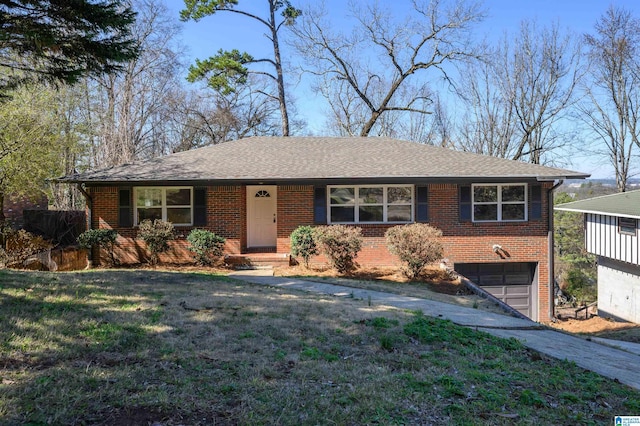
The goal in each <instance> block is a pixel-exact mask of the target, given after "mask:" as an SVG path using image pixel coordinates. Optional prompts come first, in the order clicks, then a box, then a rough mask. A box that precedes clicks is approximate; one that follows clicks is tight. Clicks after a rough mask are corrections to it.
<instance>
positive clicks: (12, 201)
mask: <svg viewBox="0 0 640 426" xmlns="http://www.w3.org/2000/svg"><path fill="white" fill-rule="evenodd" d="M48 203H49V200H48V198H47V196H46V195H45V194H40V195H38V196H32V197H26V196H21V195H5V197H4V205H3V206H2V208H3V212H4V216H5V218H6V219H7V220H8V221H9V223H11V224H12V225H13V226H15V227H17V228H19V227H22V226H23V225H24V218H23V212H24V211H25V210H47V208H48Z"/></svg>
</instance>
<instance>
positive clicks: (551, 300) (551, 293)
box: [547, 179, 564, 320]
mask: <svg viewBox="0 0 640 426" xmlns="http://www.w3.org/2000/svg"><path fill="white" fill-rule="evenodd" d="M563 183H564V179H560V180H559V181H558V183H556V184H555V185H553V186H552V187H551V189H550V190H549V193H548V194H547V195H548V197H547V205H548V206H549V207H548V208H549V238H548V240H549V319H550V320H553V318H554V315H555V305H554V301H555V300H554V299H555V294H554V293H555V289H556V287H555V284H556V280H555V270H554V269H555V238H554V232H553V227H554V221H553V213H554V211H553V192H554V191H555V190H556V189H557V188H558V187H559V186H560V185H562V184H563Z"/></svg>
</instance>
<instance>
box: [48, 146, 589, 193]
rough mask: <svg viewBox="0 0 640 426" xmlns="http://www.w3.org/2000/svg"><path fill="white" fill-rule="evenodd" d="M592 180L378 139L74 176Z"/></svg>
mask: <svg viewBox="0 0 640 426" xmlns="http://www.w3.org/2000/svg"><path fill="white" fill-rule="evenodd" d="M372 177H378V178H404V177H415V178H435V179H443V180H445V179H452V178H536V179H539V180H551V179H564V178H585V177H588V175H587V174H584V173H579V172H574V171H570V170H564V169H558V168H553V167H545V166H540V165H535V164H529V163H523V162H520V161H512V160H505V159H501V158H495V157H489V156H485V155H478V154H472V153H468V152H460V151H454V150H450V149H446V148H440V147H435V146H431V145H424V144H418V143H415V142H408V141H402V140H397V139H391V138H378V137H367V138H360V137H353V138H349V137H347V138H333V137H288V138H281V137H251V138H245V139H239V140H236V141H231V142H225V143H222V144H219V145H212V146H209V147H205V148H199V149H194V150H191V151H185V152H180V153H175V154H171V155H167V156H164V157H160V158H155V159H151V160H147V161H141V162H137V163H133V164H126V165H121V166H117V167H112V168H107V169H102V170H96V171H91V172H87V173H81V174H77V175H70V176H66V177H64V178H62V179H61V180H63V181H67V182H96V183H97V182H144V181H147V182H148V181H225V180H235V181H251V180H254V181H255V180H280V181H282V180H285V181H286V180H298V179H341V178H342V179H345V178H346V179H352V178H372Z"/></svg>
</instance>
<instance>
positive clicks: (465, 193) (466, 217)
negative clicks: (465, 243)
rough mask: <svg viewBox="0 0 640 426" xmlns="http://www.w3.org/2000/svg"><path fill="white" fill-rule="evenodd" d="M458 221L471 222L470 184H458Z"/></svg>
mask: <svg viewBox="0 0 640 426" xmlns="http://www.w3.org/2000/svg"><path fill="white" fill-rule="evenodd" d="M459 203H460V222H471V186H470V185H461V186H460V197H459Z"/></svg>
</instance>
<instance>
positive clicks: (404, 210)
mask: <svg viewBox="0 0 640 426" xmlns="http://www.w3.org/2000/svg"><path fill="white" fill-rule="evenodd" d="M387 221H389V222H411V206H389V208H388V209H387Z"/></svg>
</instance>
